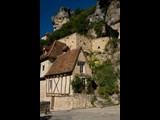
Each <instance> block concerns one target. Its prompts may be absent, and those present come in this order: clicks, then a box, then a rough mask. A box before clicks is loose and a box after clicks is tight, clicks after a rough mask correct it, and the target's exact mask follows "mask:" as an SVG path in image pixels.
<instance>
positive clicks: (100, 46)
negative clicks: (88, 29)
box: [92, 37, 109, 52]
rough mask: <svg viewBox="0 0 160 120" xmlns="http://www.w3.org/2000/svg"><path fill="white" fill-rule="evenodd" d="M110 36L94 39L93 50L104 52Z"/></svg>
mask: <svg viewBox="0 0 160 120" xmlns="http://www.w3.org/2000/svg"><path fill="white" fill-rule="evenodd" d="M108 41H109V37H101V38H97V39H93V40H92V51H98V52H104V50H105V46H106V44H107V43H108Z"/></svg>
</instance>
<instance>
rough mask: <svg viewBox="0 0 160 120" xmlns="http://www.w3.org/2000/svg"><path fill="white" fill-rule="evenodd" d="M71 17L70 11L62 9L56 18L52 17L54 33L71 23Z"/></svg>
mask: <svg viewBox="0 0 160 120" xmlns="http://www.w3.org/2000/svg"><path fill="white" fill-rule="evenodd" d="M70 15H71V11H70V9H68V8H66V7H61V8H60V10H59V11H58V13H57V14H56V15H55V16H52V17H51V20H52V25H53V29H54V31H55V30H57V29H60V28H61V27H62V25H63V24H65V23H67V22H68V21H69V17H70Z"/></svg>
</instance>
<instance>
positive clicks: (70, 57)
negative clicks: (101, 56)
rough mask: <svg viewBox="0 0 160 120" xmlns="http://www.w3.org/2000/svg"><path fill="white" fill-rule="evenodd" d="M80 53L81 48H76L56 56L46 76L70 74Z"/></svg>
mask: <svg viewBox="0 0 160 120" xmlns="http://www.w3.org/2000/svg"><path fill="white" fill-rule="evenodd" d="M80 51H81V48H77V49H74V50H71V51H69V52H66V53H64V54H62V55H60V56H58V57H57V59H56V60H55V61H54V63H53V65H52V66H51V68H50V70H49V71H48V73H47V74H46V76H47V75H55V74H62V73H68V72H72V71H73V69H74V67H75V64H76V61H77V59H78V56H79V53H80Z"/></svg>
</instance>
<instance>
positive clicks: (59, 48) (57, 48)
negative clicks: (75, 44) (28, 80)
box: [40, 41, 69, 101]
mask: <svg viewBox="0 0 160 120" xmlns="http://www.w3.org/2000/svg"><path fill="white" fill-rule="evenodd" d="M66 51H69V48H68V46H67V45H66V44H64V43H61V42H59V41H54V42H53V43H52V44H51V45H50V46H44V48H43V53H42V55H41V56H40V101H47V100H48V98H47V97H46V92H45V91H46V80H45V75H46V73H47V72H48V70H49V69H50V67H51V66H52V64H53V62H54V61H55V59H56V58H57V56H58V55H61V54H63V52H66Z"/></svg>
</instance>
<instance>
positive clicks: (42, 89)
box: [40, 80, 51, 101]
mask: <svg viewBox="0 0 160 120" xmlns="http://www.w3.org/2000/svg"><path fill="white" fill-rule="evenodd" d="M50 99H51V98H50V97H46V80H40V101H50Z"/></svg>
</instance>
